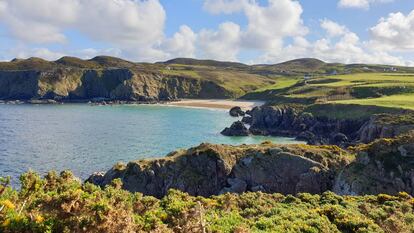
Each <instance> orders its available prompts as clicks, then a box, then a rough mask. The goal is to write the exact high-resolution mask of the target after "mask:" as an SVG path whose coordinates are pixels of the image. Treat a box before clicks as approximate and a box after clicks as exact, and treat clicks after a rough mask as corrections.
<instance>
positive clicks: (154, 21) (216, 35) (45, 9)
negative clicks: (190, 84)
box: [0, 0, 414, 66]
mask: <svg viewBox="0 0 414 233" xmlns="http://www.w3.org/2000/svg"><path fill="white" fill-rule="evenodd" d="M413 38H414V0H0V60H11V59H13V58H16V57H17V58H28V57H32V56H34V57H41V58H44V59H47V60H56V59H59V58H60V57H62V56H76V57H80V58H83V59H89V58H93V57H94V56H97V55H109V56H117V57H121V58H124V59H127V60H132V61H137V62H143V61H146V62H155V61H164V60H168V59H172V58H176V57H189V58H198V59H215V60H225V61H238V62H243V63H247V64H263V63H266V64H272V63H279V62H282V61H286V60H291V59H296V58H303V57H313V58H318V59H321V60H324V61H326V62H341V63H371V64H392V65H407V66H414V39H413Z"/></svg>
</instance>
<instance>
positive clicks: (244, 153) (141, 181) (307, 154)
mask: <svg viewBox="0 0 414 233" xmlns="http://www.w3.org/2000/svg"><path fill="white" fill-rule="evenodd" d="M352 159H353V158H352V156H351V155H349V154H348V153H347V152H345V151H343V150H342V149H340V148H338V147H328V146H321V147H318V146H306V147H305V146H304V145H275V144H272V143H264V144H260V145H249V146H248V145H243V146H229V145H212V144H201V145H200V146H198V147H194V148H191V149H188V150H185V151H177V152H175V153H171V154H170V155H168V156H167V157H165V158H162V159H155V160H140V161H134V162H130V163H128V165H127V166H126V167H122V168H121V169H119V168H118V167H119V166H117V167H114V168H113V169H111V170H109V171H108V172H107V173H106V174H105V175H103V176H102V175H94V176H92V177H91V178H90V179H89V181H90V182H94V183H95V184H99V185H101V186H105V185H108V184H110V183H111V181H112V180H114V179H117V178H120V179H121V180H122V181H123V188H125V189H127V190H129V191H133V192H142V193H144V194H148V195H153V196H157V197H161V196H164V195H165V194H166V193H167V191H168V190H169V189H171V188H174V189H179V190H182V191H185V192H188V193H190V194H192V195H201V196H210V195H216V194H219V193H224V192H239V193H240V192H245V191H263V192H269V193H275V192H279V193H285V194H295V193H298V192H310V193H322V192H324V191H326V190H330V189H331V188H332V185H333V183H332V182H333V179H334V176H335V174H336V171H337V170H339V169H340V168H341V167H344V166H346V165H347V164H348V163H349V162H350V161H351V160H352Z"/></svg>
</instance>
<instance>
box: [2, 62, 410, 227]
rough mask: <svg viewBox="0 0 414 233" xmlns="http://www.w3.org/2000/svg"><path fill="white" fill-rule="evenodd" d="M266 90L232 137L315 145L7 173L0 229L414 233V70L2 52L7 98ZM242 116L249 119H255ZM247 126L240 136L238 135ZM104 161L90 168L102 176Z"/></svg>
mask: <svg viewBox="0 0 414 233" xmlns="http://www.w3.org/2000/svg"><path fill="white" fill-rule="evenodd" d="M180 98H203V99H212V98H218V99H225V98H227V99H228V98H242V99H254V100H264V101H266V104H265V105H264V106H260V107H255V108H253V109H252V110H249V111H248V112H244V110H242V109H241V108H238V109H237V112H236V113H235V114H232V115H234V116H237V117H242V116H243V118H242V119H240V120H239V121H236V122H235V123H234V124H233V125H232V126H231V127H229V128H226V129H225V130H224V131H223V132H224V133H223V134H226V135H237V133H239V134H243V135H251V134H254V135H277V136H289V137H296V138H297V139H300V140H303V141H306V142H308V143H309V144H311V145H305V144H298V145H277V144H273V143H271V142H264V143H262V144H259V145H240V146H230V145H214V144H209V143H203V144H201V145H199V146H196V147H193V148H190V149H183V150H178V151H175V152H171V153H170V154H168V155H167V156H166V157H164V158H159V159H151V160H149V159H148V160H145V159H144V160H138V161H131V162H129V163H128V164H121V163H119V164H116V165H115V166H113V168H111V169H110V170H109V171H107V172H105V173H103V172H98V173H94V174H93V175H91V176H90V178H89V179H88V180H87V181H86V182H85V183H83V182H81V181H80V180H78V179H77V178H76V177H74V176H73V174H72V173H71V172H69V171H65V172H62V173H61V174H59V175H58V174H57V173H56V172H50V173H48V174H47V175H46V176H45V177H44V178H41V177H40V176H39V175H38V174H36V173H35V172H28V173H25V174H23V175H22V176H21V180H20V184H21V188H20V189H16V188H15V187H11V186H10V184H9V183H10V181H9V179H7V178H2V179H1V180H0V232H119V231H120V229H122V231H124V232H238V233H242V232H414V224H413V222H414V214H413V213H414V212H413V211H414V199H413V197H412V196H411V195H413V194H414V185H413V184H414V167H413V158H414V154H413V151H414V144H413V142H414V133H413V130H414V111H413V110H414V101H413V100H414V68H410V67H390V66H385V65H365V64H350V65H346V64H337V63H325V62H323V61H320V60H317V59H297V60H292V61H288V62H284V63H280V64H274V65H245V64H241V63H234V62H220V61H213V60H195V59H185V58H178V59H173V60H170V61H166V62H159V63H154V64H150V63H134V62H130V61H125V60H122V59H119V58H113V57H104V56H101V57H95V58H93V59H89V60H82V59H78V58H74V57H63V58H61V59H59V60H57V61H46V60H42V59H39V58H29V59H24V60H21V59H15V60H13V61H11V62H0V100H4V101H10V100H26V101H34V100H35V101H43V100H53V101H55V102H65V101H68V102H70V101H98V102H99V101H132V102H159V101H170V100H178V99H180ZM245 124H248V125H250V127H249V128H247V127H246V126H245ZM239 136H240V135H239ZM92 172H93V171H91V173H92Z"/></svg>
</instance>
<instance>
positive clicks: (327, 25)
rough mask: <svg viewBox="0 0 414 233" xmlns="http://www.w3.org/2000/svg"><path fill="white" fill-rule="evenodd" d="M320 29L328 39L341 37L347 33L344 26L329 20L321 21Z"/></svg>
mask: <svg viewBox="0 0 414 233" xmlns="http://www.w3.org/2000/svg"><path fill="white" fill-rule="evenodd" d="M321 28H323V29H324V30H325V31H326V32H327V34H328V35H329V36H330V37H336V36H342V35H344V34H345V33H347V32H348V31H349V30H348V28H347V27H345V26H344V25H339V24H338V23H336V22H334V21H332V20H329V19H324V20H322V21H321Z"/></svg>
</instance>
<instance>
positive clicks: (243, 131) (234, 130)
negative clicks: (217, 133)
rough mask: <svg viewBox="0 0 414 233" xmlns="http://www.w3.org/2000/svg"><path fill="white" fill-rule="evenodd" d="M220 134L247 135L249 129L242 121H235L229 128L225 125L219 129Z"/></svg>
mask: <svg viewBox="0 0 414 233" xmlns="http://www.w3.org/2000/svg"><path fill="white" fill-rule="evenodd" d="M221 134H222V135H224V136H248V135H249V130H248V129H247V128H246V126H245V125H244V124H243V122H241V121H236V122H234V123H233V124H232V125H231V126H230V128H229V127H227V128H225V129H224V130H223V131H221Z"/></svg>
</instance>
